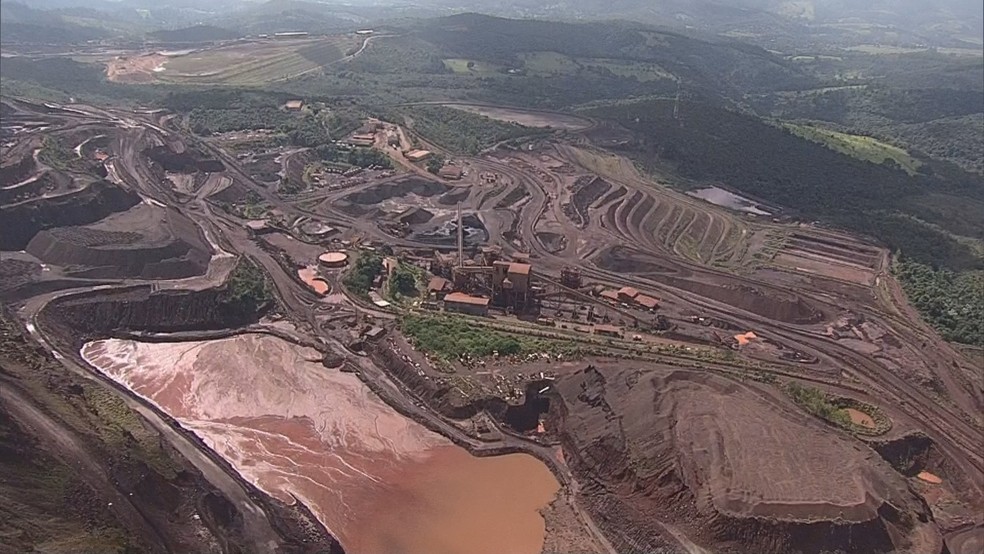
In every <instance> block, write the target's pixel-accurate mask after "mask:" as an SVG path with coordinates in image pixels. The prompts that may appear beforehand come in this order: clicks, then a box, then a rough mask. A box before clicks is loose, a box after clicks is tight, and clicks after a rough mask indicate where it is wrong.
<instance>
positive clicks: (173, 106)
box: [160, 88, 362, 147]
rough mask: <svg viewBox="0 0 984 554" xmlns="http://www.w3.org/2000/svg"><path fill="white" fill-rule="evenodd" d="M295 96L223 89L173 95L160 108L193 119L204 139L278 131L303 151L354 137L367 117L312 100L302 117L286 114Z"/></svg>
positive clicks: (190, 124) (191, 123)
mask: <svg viewBox="0 0 984 554" xmlns="http://www.w3.org/2000/svg"><path fill="white" fill-rule="evenodd" d="M294 98H296V96H295V95H292V94H286V93H274V92H263V91H250V90H240V89H226V88H217V89H212V90H207V91H198V92H194V93H191V92H172V93H169V94H168V95H167V96H165V97H164V98H163V99H162V100H161V102H160V105H161V106H162V107H164V108H167V109H169V110H174V111H176V112H179V113H187V114H188V127H189V128H190V129H191V130H192V131H193V132H194V133H196V134H198V135H206V136H207V135H211V134H214V133H226V132H229V131H243V130H257V129H273V130H275V131H277V132H278V133H281V134H282V135H283V136H285V137H286V138H285V140H286V141H288V142H290V143H291V144H294V145H297V146H307V147H314V146H320V145H322V144H326V143H328V142H331V141H332V140H337V139H340V138H342V137H343V136H345V135H347V134H349V133H351V132H352V131H354V130H355V129H356V128H358V126H359V125H361V123H362V112H361V111H360V110H359V109H357V108H355V107H353V106H351V105H342V104H340V103H339V104H338V105H329V104H331V101H330V99H326V100H325V101H322V100H314V99H312V100H311V101H310V102H309V104H308V106H306V107H305V109H304V111H302V112H301V113H292V112H288V111H286V110H284V109H283V105H284V103H285V102H287V101H288V100H292V99H294Z"/></svg>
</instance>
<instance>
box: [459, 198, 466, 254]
mask: <svg viewBox="0 0 984 554" xmlns="http://www.w3.org/2000/svg"><path fill="white" fill-rule="evenodd" d="M464 265H465V231H464V228H462V226H461V202H458V267H459V268H461V267H464Z"/></svg>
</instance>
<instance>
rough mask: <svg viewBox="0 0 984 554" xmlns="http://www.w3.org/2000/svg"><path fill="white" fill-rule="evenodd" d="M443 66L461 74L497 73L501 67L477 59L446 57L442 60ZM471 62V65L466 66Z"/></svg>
mask: <svg viewBox="0 0 984 554" xmlns="http://www.w3.org/2000/svg"><path fill="white" fill-rule="evenodd" d="M442 61H443V62H444V66H445V67H447V68H448V69H450V70H451V71H454V72H455V73H460V74H462V75H486V74H489V73H499V72H500V71H502V67H500V66H498V65H495V64H492V63H488V62H482V61H478V60H467V59H464V58H447V59H444V60H442ZM468 64H471V67H469V66H468Z"/></svg>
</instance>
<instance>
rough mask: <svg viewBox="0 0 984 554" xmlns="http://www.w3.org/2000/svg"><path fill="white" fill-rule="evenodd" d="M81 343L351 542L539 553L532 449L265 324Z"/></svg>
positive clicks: (551, 485) (543, 471)
mask: <svg viewBox="0 0 984 554" xmlns="http://www.w3.org/2000/svg"><path fill="white" fill-rule="evenodd" d="M82 355H83V357H84V358H85V359H86V360H87V361H88V362H89V363H90V364H92V365H93V366H94V367H96V368H97V369H99V370H100V371H102V372H103V373H104V374H106V375H107V376H109V377H110V378H112V379H113V380H115V381H117V382H118V383H120V384H122V385H124V386H126V387H127V388H129V389H130V390H131V391H133V392H134V393H136V394H138V395H140V396H142V397H144V398H146V399H147V400H149V401H150V402H152V403H154V404H155V405H157V406H158V407H159V408H160V409H162V410H163V411H165V412H167V413H168V414H170V415H171V416H172V417H174V418H175V419H176V420H177V421H178V422H180V423H181V425H183V426H185V427H186V428H188V429H190V430H192V431H194V432H195V433H196V434H198V436H200V437H201V438H202V439H203V440H204V441H205V443H206V444H208V445H209V446H210V447H211V448H212V449H213V450H215V451H216V452H217V453H218V454H220V455H221V456H223V457H224V458H225V459H227V460H228V461H229V462H230V463H231V464H232V465H233V466H234V467H235V468H236V469H237V470H238V471H239V472H240V473H241V474H242V475H243V476H244V477H245V478H246V479H248V480H249V481H251V482H253V483H254V484H256V486H257V487H259V488H260V489H262V490H264V491H266V492H267V493H268V494H270V495H271V496H274V497H275V498H278V499H280V500H282V501H284V502H287V503H292V502H293V498H294V497H296V498H297V499H300V500H301V501H302V502H304V503H305V504H306V505H307V506H308V507H309V508H311V510H312V511H313V512H314V513H315V515H317V517H318V518H319V519H320V520H321V521H322V522H323V523H324V524H325V526H326V527H327V528H328V529H329V530H330V531H331V532H332V534H334V535H335V536H336V537H338V538H339V540H340V541H341V543H342V546H343V547H344V548H345V549H346V551H347V552H350V553H352V554H360V553H371V554H385V553H390V552H392V553H399V552H428V553H433V554H442V553H448V554H450V553H457V552H470V553H481V552H490V553H491V552H510V553H515V554H522V553H526V552H529V553H531V554H534V553H539V552H540V550H541V548H542V545H543V538H544V521H543V518H542V517H541V515H540V514H539V510H541V509H542V508H544V507H545V506H546V505H547V504H548V503H549V502H550V501H551V500H552V499H553V497H554V495H555V494H556V493H557V490H558V488H559V485H558V483H557V481H556V479H555V478H554V476H553V475H552V474H551V473H550V471H549V470H548V469H547V468H546V466H545V465H543V463H542V462H540V461H539V460H537V459H535V458H533V457H532V456H527V455H520V454H516V455H507V456H497V457H490V458H477V457H474V456H472V455H471V454H469V453H468V452H467V451H465V450H464V449H462V448H460V447H458V446H455V445H453V444H452V443H451V442H450V441H448V440H447V439H446V438H444V437H442V436H440V435H438V434H435V433H433V432H431V431H429V430H427V429H426V428H424V427H423V426H422V425H420V424H418V423H416V422H414V421H412V420H410V419H408V418H406V417H404V416H402V415H401V414H399V413H398V412H396V411H395V410H393V409H392V408H391V407H389V406H388V405H387V404H385V403H384V402H383V401H382V400H380V399H379V398H378V397H376V396H375V395H374V394H373V393H372V391H371V390H369V389H368V388H367V387H366V386H365V384H363V383H362V382H361V381H360V380H359V379H358V377H356V376H355V375H353V374H350V373H343V372H340V371H338V370H334V369H327V368H325V366H324V365H322V364H321V363H320V360H321V356H320V354H319V353H318V352H317V351H315V350H313V349H308V348H303V347H299V346H295V345H294V344H291V343H289V342H287V341H284V340H282V339H278V338H275V337H271V336H266V335H241V336H238V337H234V338H229V339H223V340H215V341H202V342H178V343H142V342H136V341H130V340H119V339H108V340H102V341H95V342H91V343H89V344H86V345H85V347H84V348H83V349H82Z"/></svg>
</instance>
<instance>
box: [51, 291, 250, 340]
mask: <svg viewBox="0 0 984 554" xmlns="http://www.w3.org/2000/svg"><path fill="white" fill-rule="evenodd" d="M224 292H225V290H224V289H222V288H220V289H208V290H204V291H179V290H165V291H160V292H153V293H152V292H151V288H150V287H146V286H137V287H130V288H126V289H116V290H112V291H101V290H99V291H93V292H88V293H82V294H76V295H72V296H68V297H64V298H57V299H55V300H53V301H51V302H49V303H48V305H46V306H45V307H44V309H43V310H41V312H40V313H39V314H38V320H39V322H40V323H41V325H43V326H44V327H45V328H46V329H47V330H48V331H49V332H50V333H51V334H52V335H53V336H54V337H57V339H58V340H62V341H64V342H65V343H66V344H67V345H71V346H72V348H71V349H78V347H81V345H82V343H84V342H85V341H86V340H88V339H92V338H102V337H108V336H112V335H113V334H114V332H116V331H149V332H178V331H201V330H219V329H228V328H233V327H237V326H241V325H246V324H249V323H253V321H255V319H256V318H257V317H258V316H259V314H244V313H243V312H242V311H241V310H239V309H237V306H235V305H231V304H229V303H228V302H227V301H225V297H224Z"/></svg>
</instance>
